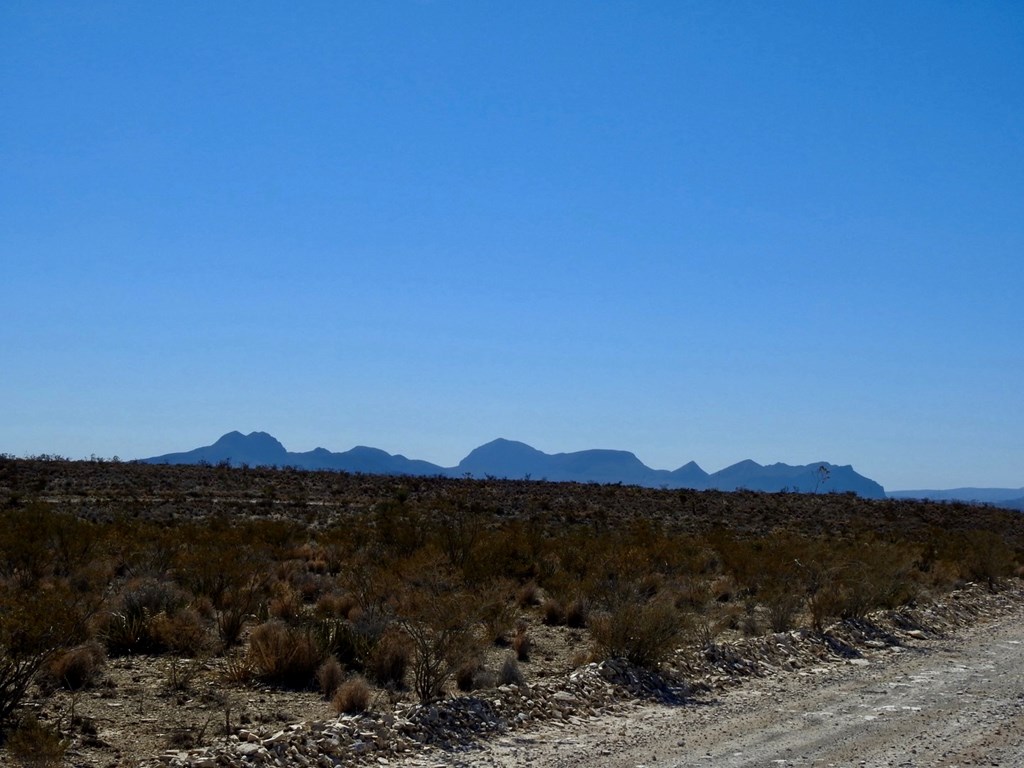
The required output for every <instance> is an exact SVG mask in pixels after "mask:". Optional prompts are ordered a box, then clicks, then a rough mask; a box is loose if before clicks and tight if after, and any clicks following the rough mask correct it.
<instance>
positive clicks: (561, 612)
mask: <svg viewBox="0 0 1024 768" xmlns="http://www.w3.org/2000/svg"><path fill="white" fill-rule="evenodd" d="M540 610H541V615H542V616H543V617H544V623H545V624H547V625H549V626H558V625H560V624H564V623H565V608H564V607H562V604H561V603H560V602H559V601H558V600H555V599H554V598H553V597H549V598H548V599H547V600H545V601H544V604H543V605H542V606H541V609H540Z"/></svg>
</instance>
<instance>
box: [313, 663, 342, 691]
mask: <svg viewBox="0 0 1024 768" xmlns="http://www.w3.org/2000/svg"><path fill="white" fill-rule="evenodd" d="M344 680H345V670H344V669H342V667H341V664H339V663H338V660H337V659H336V658H334V657H333V656H331V657H330V658H328V659H327V661H325V662H324V663H323V664H321V665H320V667H319V669H317V671H316V682H317V685H319V686H320V693H321V694H323V697H324V698H325V699H330V698H331V697H333V696H334V694H335V692H336V691H337V690H338V688H339V687H340V686H341V684H342V682H343V681H344Z"/></svg>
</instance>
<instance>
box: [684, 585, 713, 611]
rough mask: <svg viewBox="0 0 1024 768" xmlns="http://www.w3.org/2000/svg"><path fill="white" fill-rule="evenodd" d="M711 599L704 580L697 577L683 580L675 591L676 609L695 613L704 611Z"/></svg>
mask: <svg viewBox="0 0 1024 768" xmlns="http://www.w3.org/2000/svg"><path fill="white" fill-rule="evenodd" d="M710 599H711V590H710V588H709V587H708V583H707V581H706V580H705V579H703V578H700V577H698V576H694V577H688V578H685V579H683V581H682V583H681V584H680V585H679V588H678V590H677V591H676V607H677V608H689V609H691V610H695V611H702V610H704V606H705V605H707V602H708V600H710Z"/></svg>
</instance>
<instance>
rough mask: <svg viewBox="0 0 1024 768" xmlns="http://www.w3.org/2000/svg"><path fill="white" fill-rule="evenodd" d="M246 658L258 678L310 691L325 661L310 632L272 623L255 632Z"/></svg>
mask: <svg viewBox="0 0 1024 768" xmlns="http://www.w3.org/2000/svg"><path fill="white" fill-rule="evenodd" d="M246 657H247V659H248V661H249V663H250V665H251V667H252V669H253V672H254V674H255V675H256V677H257V678H258V679H260V680H262V681H264V682H266V683H270V684H272V685H278V686H281V687H282V688H289V689H293V690H302V689H305V688H309V687H310V685H311V683H312V682H313V676H314V675H315V674H316V670H317V668H318V667H319V666H320V663H321V662H322V661H323V654H322V653H321V651H320V649H319V648H317V645H316V643H315V642H314V641H313V638H312V637H311V636H310V633H309V632H308V631H307V630H305V629H301V628H293V627H288V626H286V625H284V624H282V623H281V622H279V621H276V620H275V621H268V622H266V623H264V624H260V625H259V626H258V627H256V628H255V629H254V630H253V631H252V636H251V637H250V638H249V648H248V651H247V653H246Z"/></svg>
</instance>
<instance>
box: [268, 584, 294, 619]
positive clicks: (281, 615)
mask: <svg viewBox="0 0 1024 768" xmlns="http://www.w3.org/2000/svg"><path fill="white" fill-rule="evenodd" d="M274 591H275V593H276V594H275V596H274V597H273V598H271V600H270V603H269V605H268V606H267V611H268V613H269V614H270V616H271V617H272V618H275V619H281V621H284V622H291V621H295V619H297V618H298V617H299V616H300V614H301V613H302V598H301V597H300V596H299V595H298V593H297V592H295V590H294V589H292V588H291V587H290V586H289V585H287V584H285V583H284V582H278V583H277V585H275V590H274Z"/></svg>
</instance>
